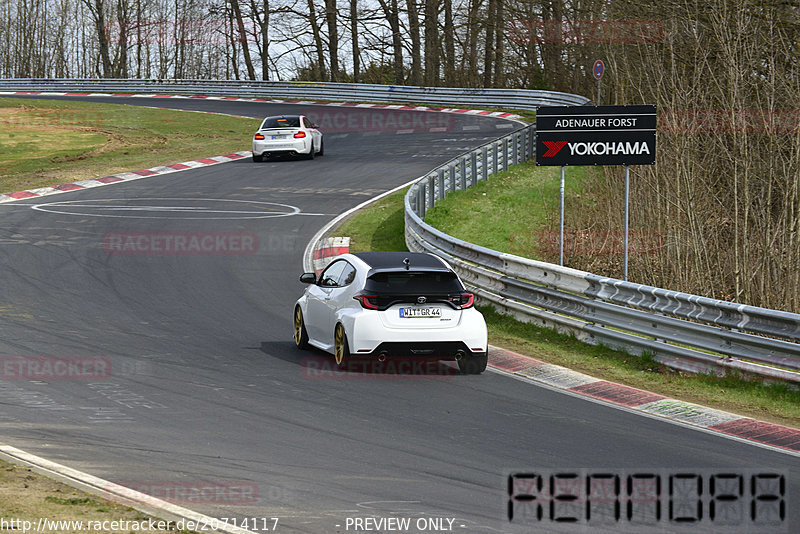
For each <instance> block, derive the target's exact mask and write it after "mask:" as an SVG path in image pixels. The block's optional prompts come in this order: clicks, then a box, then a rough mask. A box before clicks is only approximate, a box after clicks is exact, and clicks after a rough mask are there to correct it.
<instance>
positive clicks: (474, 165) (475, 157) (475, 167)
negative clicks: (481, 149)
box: [469, 150, 478, 185]
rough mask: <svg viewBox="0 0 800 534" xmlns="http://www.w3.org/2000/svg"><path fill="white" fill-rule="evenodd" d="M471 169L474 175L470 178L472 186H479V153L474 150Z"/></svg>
mask: <svg viewBox="0 0 800 534" xmlns="http://www.w3.org/2000/svg"><path fill="white" fill-rule="evenodd" d="M469 157H470V168H471V169H472V175H471V176H470V185H478V151H477V150H473V151H472V152H471V153H470V155H469Z"/></svg>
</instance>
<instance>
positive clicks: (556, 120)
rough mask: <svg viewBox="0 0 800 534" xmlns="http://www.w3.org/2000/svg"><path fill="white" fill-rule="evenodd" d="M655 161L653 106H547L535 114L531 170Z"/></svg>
mask: <svg viewBox="0 0 800 534" xmlns="http://www.w3.org/2000/svg"><path fill="white" fill-rule="evenodd" d="M655 162H656V107H655V106H553V107H540V108H539V109H538V110H537V112H536V164H537V165H552V166H564V165H653V164H655Z"/></svg>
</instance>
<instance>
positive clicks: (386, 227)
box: [336, 188, 408, 252]
mask: <svg viewBox="0 0 800 534" xmlns="http://www.w3.org/2000/svg"><path fill="white" fill-rule="evenodd" d="M406 191H408V188H404V189H403V190H402V191H397V192H396V193H392V194H391V195H388V196H386V197H384V198H382V199H381V200H379V201H377V202H375V203H373V204H371V205H370V206H369V207H368V208H367V209H364V210H361V211H359V212H357V213H356V214H355V215H354V216H353V217H350V218H349V219H346V220H345V221H344V222H343V223H342V224H340V225H339V227H338V228H337V229H336V235H342V236H349V237H350V251H351V252H369V251H371V250H408V249H407V248H406V241H405V237H404V234H403V232H404V228H405V224H404V222H403V197H404V196H405V194H406Z"/></svg>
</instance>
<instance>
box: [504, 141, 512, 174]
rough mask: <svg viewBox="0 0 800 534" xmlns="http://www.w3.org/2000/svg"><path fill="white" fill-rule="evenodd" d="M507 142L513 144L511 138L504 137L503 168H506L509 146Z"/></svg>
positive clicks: (505, 169)
mask: <svg viewBox="0 0 800 534" xmlns="http://www.w3.org/2000/svg"><path fill="white" fill-rule="evenodd" d="M509 143H512V144H513V140H512V139H506V140H505V141H503V170H504V171H507V170H508V153H509V152H510V147H509V146H508V144H509Z"/></svg>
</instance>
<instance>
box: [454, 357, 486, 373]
mask: <svg viewBox="0 0 800 534" xmlns="http://www.w3.org/2000/svg"><path fill="white" fill-rule="evenodd" d="M488 364H489V353H488V352H478V353H476V354H468V355H466V356H464V357H463V358H461V359H460V360H458V368H459V370H460V371H461V373H462V374H465V375H479V374H481V373H482V372H484V371H485V370H486V366H487V365H488Z"/></svg>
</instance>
